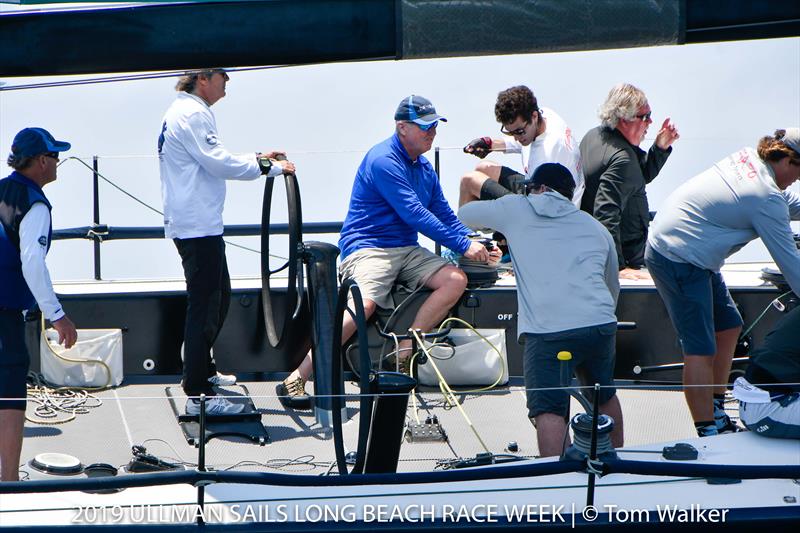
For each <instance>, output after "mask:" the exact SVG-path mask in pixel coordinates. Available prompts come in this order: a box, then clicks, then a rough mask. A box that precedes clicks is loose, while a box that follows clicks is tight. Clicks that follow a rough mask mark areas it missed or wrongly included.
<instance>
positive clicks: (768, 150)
mask: <svg viewBox="0 0 800 533" xmlns="http://www.w3.org/2000/svg"><path fill="white" fill-rule="evenodd" d="M798 179H800V128H790V129H787V130H777V131H776V132H775V134H774V135H771V136H766V137H763V138H762V139H761V140H760V141H759V143H758V148H757V149H756V150H754V149H752V148H743V149H741V150H739V151H738V152H735V153H733V154H731V155H730V156H728V157H726V158H725V159H723V160H722V161H720V162H719V163H717V164H716V165H714V166H713V167H711V168H710V169H708V170H706V171H705V172H703V173H701V174H699V175H698V176H695V177H694V178H692V179H690V180H689V181H687V182H686V183H684V184H683V185H681V186H680V187H679V188H678V189H677V190H675V192H673V193H672V194H671V195H670V197H669V198H667V200H666V201H665V203H664V205H662V206H661V207H660V208H659V210H658V216H656V219H655V221H654V223H653V227H652V229H651V232H650V237H649V239H648V241H647V250H646V252H645V261H646V263H647V268H648V270H649V271H650V273H651V274H652V276H653V280H654V281H655V284H656V288H657V289H658V292H659V294H660V295H661V297H662V298H663V300H664V303H665V304H666V307H667V311H668V312H669V315H670V318H671V319H672V323H673V325H674V326H675V329H676V330H677V333H678V338H679V339H680V342H681V348H682V350H683V355H684V371H683V382H684V385H687V386H688V387H686V389H685V390H684V394H685V396H686V403H687V404H688V405H689V411H690V412H691V414H692V418H693V419H694V422H695V426H696V427H697V432H698V434H699V435H700V436H708V435H715V434H717V433H721V432H730V431H737V430H738V427H737V426H736V425H735V424H733V422H731V420H730V418H729V417H728V416H727V415H726V414H725V411H724V408H723V407H724V405H723V402H724V398H725V389H726V385H727V383H728V376H729V374H730V370H731V362H732V359H733V352H734V349H735V347H736V341H737V340H738V338H739V333H740V331H741V327H742V318H741V316H740V315H739V312H738V311H737V309H736V305H735V304H734V303H733V300H732V299H731V295H730V293H729V292H728V289H727V287H726V286H725V282H724V281H723V279H722V276H721V275H720V269H721V268H722V264H723V263H724V262H725V259H726V258H727V257H729V256H730V255H731V254H733V253H734V252H736V251H738V250H739V249H741V248H742V247H743V246H744V245H745V244H747V243H748V242H750V241H752V240H753V239H756V238H758V237H760V238H761V240H762V241H763V242H764V245H765V246H766V247H767V250H769V253H770V255H771V256H772V258H773V260H774V261H775V262H776V263H777V265H778V268H780V270H781V272H782V273H783V275H784V277H785V278H786V281H787V282H788V283H789V286H790V287H791V288H792V290H793V291H794V292H795V293H797V294H800V254H798V250H797V247H796V246H795V243H794V239H793V238H792V228H791V226H790V225H789V222H790V220H800V196H798V195H797V194H795V193H793V192H790V191H787V190H786V188H787V187H789V186H790V185H791V184H792V183H794V182H795V181H797V180H798ZM712 383H713V384H714V387H713V400H712V388H711V387H697V386H696V385H709V384H712Z"/></svg>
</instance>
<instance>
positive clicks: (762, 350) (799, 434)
mask: <svg viewBox="0 0 800 533" xmlns="http://www.w3.org/2000/svg"><path fill="white" fill-rule="evenodd" d="M756 384H759V385H756ZM733 395H734V397H735V398H736V399H737V400H739V417H740V418H741V419H742V422H744V425H745V426H747V429H749V430H750V431H753V432H755V433H756V434H758V435H763V436H765V437H776V438H783V439H800V307H797V308H795V309H794V310H792V311H791V312H790V313H789V314H788V315H786V316H785V317H784V318H783V320H781V322H780V323H779V324H778V326H777V327H776V328H775V329H774V330H772V331H771V332H770V333H769V335H767V337H766V338H765V339H764V344H762V345H761V346H760V347H759V348H758V349H757V350H755V351H754V352H753V354H752V355H751V356H750V362H749V364H748V365H747V371H746V372H745V375H744V377H743V378H737V379H736V382H735V383H734V386H733Z"/></svg>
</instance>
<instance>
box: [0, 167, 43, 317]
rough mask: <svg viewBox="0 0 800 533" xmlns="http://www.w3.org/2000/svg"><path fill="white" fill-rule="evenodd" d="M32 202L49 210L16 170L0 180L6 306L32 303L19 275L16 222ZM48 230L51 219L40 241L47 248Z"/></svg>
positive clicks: (0, 271) (1, 280)
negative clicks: (42, 240)
mask: <svg viewBox="0 0 800 533" xmlns="http://www.w3.org/2000/svg"><path fill="white" fill-rule="evenodd" d="M36 202H42V203H43V204H44V205H46V206H47V209H48V210H52V206H51V205H50V202H49V201H47V197H46V196H45V195H44V192H42V189H41V187H39V186H38V185H36V184H35V183H34V182H32V181H31V180H29V179H28V178H26V177H25V176H23V175H22V174H20V173H19V172H12V173H11V175H10V176H8V177H7V178H4V179H2V180H0V307H4V308H6V309H20V310H22V309H30V308H32V307H33V306H34V305H35V304H36V300H35V299H34V297H33V294H31V291H30V289H29V288H28V284H27V283H26V282H25V278H24V277H23V276H22V261H21V260H20V246H19V226H20V224H21V223H22V219H23V218H24V217H25V215H27V214H28V211H30V209H31V207H33V205H34V204H35V203H36ZM52 233H53V226H52V223H51V225H50V228H49V230H48V232H47V242H46V243H43V244H44V245H46V246H47V249H48V250H49V249H50V238H51V237H52Z"/></svg>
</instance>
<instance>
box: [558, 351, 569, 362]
mask: <svg viewBox="0 0 800 533" xmlns="http://www.w3.org/2000/svg"><path fill="white" fill-rule="evenodd" d="M556 357H557V358H558V360H559V361H571V360H572V352H558V355H556Z"/></svg>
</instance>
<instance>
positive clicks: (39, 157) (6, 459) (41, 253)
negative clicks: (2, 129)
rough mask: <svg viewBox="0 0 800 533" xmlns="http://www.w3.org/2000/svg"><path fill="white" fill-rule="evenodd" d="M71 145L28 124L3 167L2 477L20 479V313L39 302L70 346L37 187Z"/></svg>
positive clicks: (45, 204)
mask: <svg viewBox="0 0 800 533" xmlns="http://www.w3.org/2000/svg"><path fill="white" fill-rule="evenodd" d="M69 149H70V144H69V143H68V142H63V141H57V140H55V139H54V138H53V136H52V135H50V133H49V132H47V130H44V129H42V128H25V129H24V130H22V131H20V132H19V133H17V135H16V137H14V141H13V142H12V144H11V154H10V155H9V156H8V166H10V167H11V168H12V169H14V171H13V172H12V173H11V174H10V175H9V176H8V177H6V178H4V179H2V180H0V473H1V474H2V478H1V479H2V481H17V480H18V479H19V459H20V453H21V451H22V429H23V425H24V423H25V403H26V401H25V397H26V395H27V393H26V387H25V379H26V376H27V374H28V366H29V363H30V357H29V355H28V350H27V348H26V347H25V322H24V318H23V312H25V311H27V310H30V309H32V308H34V307H35V306H36V305H37V304H38V306H39V309H41V311H42V313H43V314H44V317H45V318H46V319H47V320H49V321H50V323H51V324H52V325H53V327H54V328H55V330H56V331H57V332H58V341H59V343H61V344H63V345H64V346H65V347H66V348H71V347H72V346H73V345H74V344H75V341H76V340H77V337H78V333H77V331H76V330H75V325H74V324H73V323H72V321H71V320H70V319H69V318H67V315H66V314H65V313H64V310H63V309H62V308H61V304H60V303H59V302H58V298H56V294H55V292H54V291H53V284H52V282H51V281H50V273H49V272H48V271H47V264H46V263H45V256H46V255H47V252H48V250H49V249H50V237H51V235H52V223H51V219H50V210H51V206H50V202H49V201H48V200H47V197H46V196H45V195H44V192H43V191H42V187H44V186H45V185H47V184H48V183H51V182H53V181H55V180H56V168H57V166H58V157H59V153H60V152H64V151H66V150H69Z"/></svg>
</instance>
